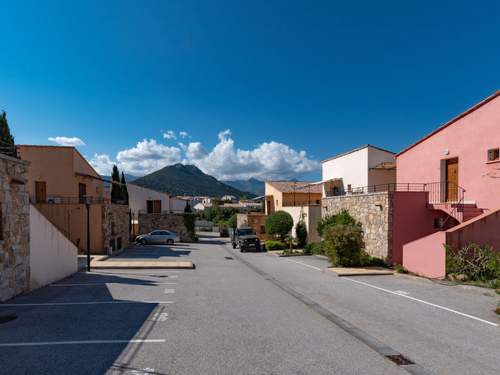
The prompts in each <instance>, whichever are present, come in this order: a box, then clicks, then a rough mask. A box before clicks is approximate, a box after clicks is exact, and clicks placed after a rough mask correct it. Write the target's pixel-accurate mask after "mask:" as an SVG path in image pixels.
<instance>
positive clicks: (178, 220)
mask: <svg viewBox="0 0 500 375" xmlns="http://www.w3.org/2000/svg"><path fill="white" fill-rule="evenodd" d="M157 229H164V230H169V231H172V232H176V233H177V234H178V235H179V238H180V240H181V241H182V242H191V241H192V239H191V238H190V236H189V234H188V232H187V229H186V226H185V225H184V216H183V215H182V214H167V213H161V214H147V213H141V212H139V234H144V233H149V232H152V231H154V230H157Z"/></svg>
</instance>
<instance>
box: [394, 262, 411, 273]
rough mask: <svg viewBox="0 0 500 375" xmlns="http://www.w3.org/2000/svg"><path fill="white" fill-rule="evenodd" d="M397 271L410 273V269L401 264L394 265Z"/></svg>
mask: <svg viewBox="0 0 500 375" xmlns="http://www.w3.org/2000/svg"><path fill="white" fill-rule="evenodd" d="M394 269H395V270H396V272H397V273H408V270H407V269H406V268H404V267H403V266H402V265H401V264H396V266H395V267H394Z"/></svg>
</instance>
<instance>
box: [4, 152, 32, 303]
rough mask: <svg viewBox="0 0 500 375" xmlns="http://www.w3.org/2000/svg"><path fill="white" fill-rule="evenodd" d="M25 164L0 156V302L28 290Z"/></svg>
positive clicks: (27, 220) (28, 260)
mask: <svg viewBox="0 0 500 375" xmlns="http://www.w3.org/2000/svg"><path fill="white" fill-rule="evenodd" d="M28 164H29V163H27V162H24V161H21V160H18V159H15V158H12V157H9V156H6V155H3V154H0V301H5V300H7V299H9V298H12V297H14V296H16V295H18V294H21V293H24V292H27V291H28V290H29V287H30V259H29V257H30V254H29V238H30V226H29V225H30V221H29V220H30V218H29V214H30V212H29V197H28V192H27V188H26V185H25V181H26V180H25V175H26V172H27V169H28Z"/></svg>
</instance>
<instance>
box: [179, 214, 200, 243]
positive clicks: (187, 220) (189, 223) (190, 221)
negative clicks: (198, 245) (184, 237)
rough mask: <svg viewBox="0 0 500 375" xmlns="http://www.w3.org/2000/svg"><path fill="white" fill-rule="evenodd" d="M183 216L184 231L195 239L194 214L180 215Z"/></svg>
mask: <svg viewBox="0 0 500 375" xmlns="http://www.w3.org/2000/svg"><path fill="white" fill-rule="evenodd" d="M182 216H183V217H184V226H185V227H186V231H187V233H188V236H189V238H190V239H191V240H193V241H197V237H196V233H195V226H194V224H195V221H196V215H194V214H188V213H185V214H183V215H182Z"/></svg>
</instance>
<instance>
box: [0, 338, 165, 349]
mask: <svg viewBox="0 0 500 375" xmlns="http://www.w3.org/2000/svg"><path fill="white" fill-rule="evenodd" d="M162 342H166V340H165V339H133V340H81V341H40V342H11V343H1V344H0V348H8V347H19V346H49V345H89V344H91V345H95V344H157V343H162Z"/></svg>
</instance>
